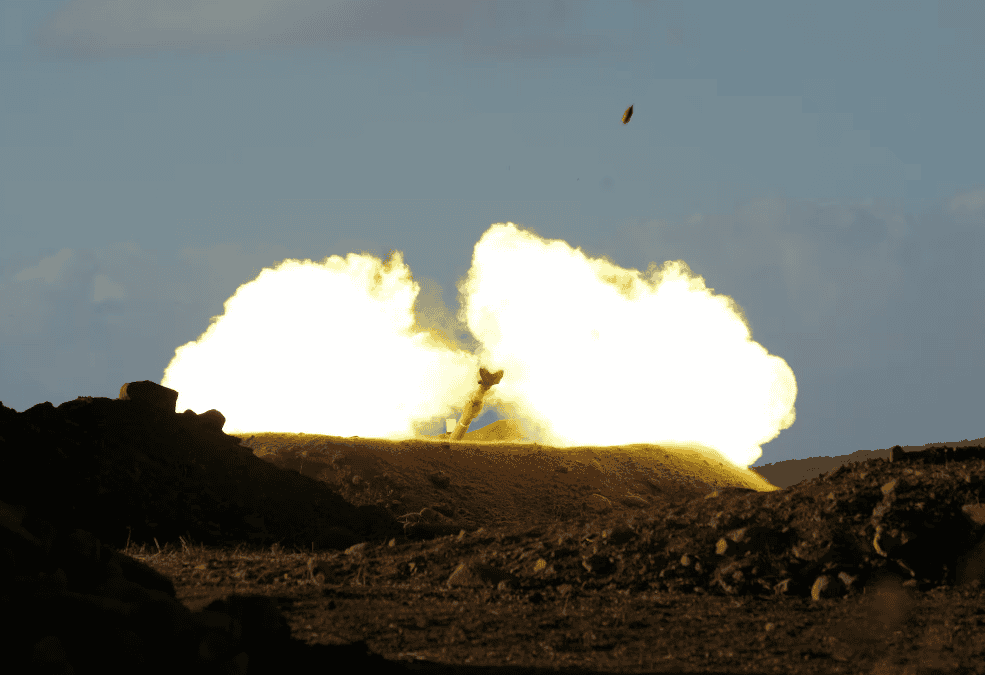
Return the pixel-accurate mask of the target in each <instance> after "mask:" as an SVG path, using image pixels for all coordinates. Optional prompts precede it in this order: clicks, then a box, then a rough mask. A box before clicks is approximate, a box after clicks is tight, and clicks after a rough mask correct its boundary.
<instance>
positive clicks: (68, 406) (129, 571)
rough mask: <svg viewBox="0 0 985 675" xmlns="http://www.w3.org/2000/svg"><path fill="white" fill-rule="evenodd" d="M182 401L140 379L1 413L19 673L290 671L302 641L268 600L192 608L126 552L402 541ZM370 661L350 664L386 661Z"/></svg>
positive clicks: (5, 565)
mask: <svg viewBox="0 0 985 675" xmlns="http://www.w3.org/2000/svg"><path fill="white" fill-rule="evenodd" d="M176 401H177V392H176V391H174V390H173V389H168V388H166V387H162V386H160V385H157V384H155V383H153V382H149V381H144V382H131V383H128V384H125V385H124V386H123V387H122V388H121V390H120V398H119V399H117V400H114V399H108V398H93V397H79V398H77V399H75V400H74V401H68V402H66V403H63V404H62V405H60V406H58V407H57V408H56V407H54V406H53V405H52V404H51V403H50V402H46V403H41V404H38V405H36V406H33V407H32V408H30V409H29V410H27V411H25V412H23V413H17V412H16V411H15V410H11V409H9V408H6V407H4V406H3V405H2V404H0V461H2V465H0V500H2V501H0V605H2V606H3V608H4V616H6V617H7V618H8V619H10V618H12V617H16V620H14V621H10V622H8V628H7V629H5V631H4V632H2V633H0V649H2V650H3V653H4V654H5V657H6V658H7V659H8V661H7V662H8V663H9V662H10V659H13V663H14V664H15V665H14V667H13V669H12V670H8V672H17V673H21V672H39V673H40V672H45V673H72V672H74V673H78V674H81V673H109V672H142V673H173V672H180V671H188V670H189V669H190V670H191V671H192V672H196V673H199V672H201V673H206V672H216V673H219V672H226V673H246V672H247V668H248V669H249V673H250V675H253V674H254V673H263V672H284V669H285V665H287V664H288V663H289V662H290V663H294V662H296V660H297V659H300V658H302V655H303V652H304V650H303V649H301V647H302V646H303V643H302V644H301V645H299V644H298V641H296V640H292V639H291V638H290V630H289V629H288V628H287V624H286V622H285V621H284V618H283V616H282V615H281V614H280V612H279V611H278V610H277V608H276V606H274V605H272V603H271V600H270V598H267V597H265V596H256V597H253V596H236V595H233V596H230V597H229V598H227V599H226V600H225V601H223V602H219V603H213V604H212V605H210V606H209V607H207V608H205V609H203V610H200V611H198V612H192V611H191V610H190V609H188V608H187V607H186V606H184V605H183V604H182V603H181V602H179V601H178V600H177V599H176V592H175V586H174V583H173V582H172V581H171V580H170V579H169V578H168V577H166V576H164V575H163V574H161V573H160V572H157V571H155V570H154V569H153V568H151V567H150V566H148V565H147V564H145V563H143V562H141V561H139V560H137V559H136V558H133V557H131V556H129V555H126V554H124V553H122V552H120V550H125V547H127V546H129V545H130V544H144V545H148V544H155V543H157V542H165V543H167V542H174V541H176V540H177V539H178V537H179V536H181V537H183V538H187V540H194V541H197V542H199V543H200V544H202V545H205V546H228V545H230V544H237V543H239V544H252V545H254V546H256V545H266V544H267V543H268V542H271V541H277V542H284V543H285V544H286V545H287V546H295V547H297V548H302V547H303V548H306V549H307V548H309V547H311V545H312V542H314V541H319V542H320V543H322V544H323V545H324V546H325V547H326V548H344V547H347V546H352V545H353V544H354V543H357V542H359V541H366V540H367V538H372V537H374V536H378V537H381V538H382V540H385V539H386V538H387V537H392V536H394V535H397V534H401V533H402V529H403V526H402V523H399V522H397V521H396V520H394V519H393V518H392V516H390V515H389V513H388V512H386V511H385V510H384V509H377V508H373V509H366V508H362V509H360V508H357V507H355V506H353V505H352V504H350V503H348V502H346V501H345V500H344V499H342V498H341V497H340V496H339V495H338V494H337V493H336V492H334V491H333V490H331V489H330V488H329V487H328V486H326V485H325V484H323V483H321V482H319V481H316V480H313V479H309V478H306V477H304V476H301V475H299V474H298V473H297V472H292V471H284V470H281V469H279V468H277V467H275V466H273V465H271V464H269V463H267V462H265V461H263V460H261V459H260V458H258V457H255V456H254V455H253V453H252V451H250V450H249V449H248V448H245V447H243V446H241V445H240V442H239V439H238V438H236V437H233V436H229V435H226V434H225V433H223V432H222V426H223V424H224V423H225V418H224V417H223V415H222V414H221V413H220V412H219V411H217V410H209V411H207V412H205V413H202V414H201V415H195V414H194V413H193V412H191V411H185V413H182V414H177V413H175V409H174V407H175V403H176ZM189 413H190V414H189ZM258 485H262V486H263V489H262V490H261V491H258V490H257V489H256V486H258ZM158 545H159V544H158ZM357 651H358V650H357ZM361 654H362V657H361V658H363V661H360V660H359V658H356V660H355V661H353V665H358V664H359V663H363V662H365V663H370V662H374V663H375V662H377V660H379V659H378V657H377V658H376V660H374V659H373V658H372V655H365V652H364V651H363V652H361ZM354 658H355V657H354ZM290 659H295V661H290ZM287 670H290V668H287Z"/></svg>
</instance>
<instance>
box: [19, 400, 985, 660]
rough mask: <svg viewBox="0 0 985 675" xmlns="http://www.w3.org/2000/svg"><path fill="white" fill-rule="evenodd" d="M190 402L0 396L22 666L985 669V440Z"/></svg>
mask: <svg viewBox="0 0 985 675" xmlns="http://www.w3.org/2000/svg"><path fill="white" fill-rule="evenodd" d="M176 397H177V394H176V392H173V391H171V390H167V389H164V388H162V387H160V386H159V385H156V384H153V383H150V382H145V383H131V384H129V385H125V386H124V389H123V390H122V391H121V399H120V400H116V399H101V398H79V399H76V400H75V401H70V402H67V403H65V404H62V405H61V406H58V407H57V408H55V407H54V406H52V405H51V404H50V403H48V404H40V405H37V406H34V407H33V408H31V409H30V410H27V411H25V412H23V413H17V412H15V411H13V410H11V409H9V408H4V407H2V406H0V456H2V457H3V462H4V468H3V471H2V472H0V499H2V502H0V524H2V525H3V527H0V537H2V541H0V569H2V576H0V600H2V603H3V606H4V608H5V610H8V608H9V612H7V614H8V615H14V616H17V617H19V620H18V621H17V623H16V625H15V627H14V629H13V630H11V631H8V632H6V633H4V634H3V635H2V637H0V641H2V642H4V644H3V648H4V651H5V653H6V654H10V655H12V656H13V657H15V658H18V659H20V660H21V661H22V662H23V663H24V669H23V670H17V671H14V672H38V673H41V672H45V673H56V672H57V673H71V672H74V673H88V672H100V673H105V672H121V669H126V670H127V671H128V672H173V671H174V669H175V668H181V669H182V670H184V671H191V672H201V673H264V672H273V671H274V670H275V669H276V671H277V672H307V671H301V670H300V669H301V668H318V667H334V668H336V669H341V670H343V671H344V670H348V669H349V668H356V667H360V668H365V667H373V668H379V669H382V670H384V672H385V671H387V670H391V671H393V672H397V671H401V672H406V671H408V670H429V671H441V672H476V673H478V672H488V671H490V670H502V671H503V672H509V673H516V672H535V671H542V670H547V669H551V670H556V669H562V670H564V669H569V670H570V672H660V673H684V672H695V673H696V672H701V673H740V672H741V673H766V672H784V673H837V672H841V673H901V674H902V673H906V674H908V675H923V674H931V673H965V672H985V667H983V666H982V665H981V664H982V662H983V661H985V659H983V658H982V657H983V656H985V604H983V596H982V593H981V591H980V584H981V581H982V577H983V569H985V556H983V555H982V552H983V550H985V544H983V543H982V525H983V523H985V506H983V505H981V504H980V491H981V488H982V481H983V475H985V449H983V448H982V447H979V446H972V445H967V447H962V448H957V449H955V448H954V447H950V448H948V447H937V448H921V449H913V450H912V451H910V452H907V451H904V450H903V449H902V448H900V447H897V448H894V449H892V450H886V451H883V452H882V454H883V455H884V456H879V457H868V458H865V459H864V460H863V461H846V462H844V463H839V461H838V459H837V458H833V459H835V462H834V463H835V464H836V465H837V466H834V467H832V468H831V469H829V470H827V472H826V473H824V474H823V475H818V476H817V477H816V478H809V479H807V480H799V477H798V476H793V477H791V476H789V475H787V476H786V478H784V476H782V475H781V472H780V470H779V466H778V465H777V466H773V467H763V468H762V469H761V474H760V475H757V474H756V473H755V472H752V471H748V472H741V471H732V470H729V468H728V467H725V466H722V465H720V464H718V463H717V462H715V461H714V458H713V457H707V456H702V455H700V454H695V453H690V454H688V453H683V454H675V453H672V452H665V451H662V450H660V449H658V448H653V447H652V446H646V447H644V446H630V447H623V448H591V449H581V450H580V451H577V452H573V451H568V450H559V449H554V448H542V447H539V446H531V445H530V444H526V443H517V442H511V441H516V440H522V439H517V438H516V437H515V435H514V436H511V435H510V431H509V430H504V429H503V428H502V425H499V426H497V427H495V428H493V429H490V430H486V431H485V432H484V434H485V435H483V434H479V433H474V435H473V436H472V437H471V438H469V437H468V436H467V437H466V439H465V441H463V442H461V443H447V442H444V440H443V439H440V438H437V439H418V440H412V441H407V442H404V443H403V444H401V445H398V446H392V445H388V444H386V443H383V442H374V441H372V440H371V439H339V438H336V437H326V436H319V437H315V436H311V437H307V436H292V435H284V434H260V435H251V436H252V438H251V437H250V436H245V437H243V438H239V437H235V436H230V435H227V434H224V433H223V432H222V431H221V428H222V423H223V421H224V420H223V419H222V416H221V414H220V413H218V412H217V411H209V412H207V413H203V414H201V415H195V414H194V413H191V412H190V411H188V412H186V413H182V414H176V413H175V412H174V402H175V399H176ZM169 406H170V407H169ZM479 431H480V432H481V431H482V430H479ZM825 461H827V458H825ZM829 464H830V463H829ZM821 466H828V464H824V463H821ZM804 468H805V467H803V466H798V470H799V471H803V470H804ZM807 469H808V474H809V469H810V467H807ZM763 476H766V477H767V478H769V480H770V481H771V482H772V483H773V484H772V485H770V483H768V482H767V481H766V480H764V479H763ZM777 488H782V489H777ZM316 672H317V671H316Z"/></svg>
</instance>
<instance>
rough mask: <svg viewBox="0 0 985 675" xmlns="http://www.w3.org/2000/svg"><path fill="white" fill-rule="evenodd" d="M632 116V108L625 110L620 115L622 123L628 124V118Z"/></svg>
mask: <svg viewBox="0 0 985 675" xmlns="http://www.w3.org/2000/svg"><path fill="white" fill-rule="evenodd" d="M632 116H633V106H629V107H628V108H626V112H624V113H623V114H622V123H623V124H626V123H627V122H629V118H630V117H632Z"/></svg>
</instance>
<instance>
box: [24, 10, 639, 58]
mask: <svg viewBox="0 0 985 675" xmlns="http://www.w3.org/2000/svg"><path fill="white" fill-rule="evenodd" d="M584 4H585V3H584V2H583V1H582V0H563V1H562V0H528V1H524V2H518V3H511V5H510V6H508V7H504V6H503V5H501V4H499V3H489V2H483V1H482V0H211V1H209V2H205V1H203V0H167V2H164V1H162V0H68V2H65V3H64V4H62V5H61V6H60V7H59V8H58V10H57V11H55V12H54V13H53V14H52V15H51V16H50V17H49V18H48V20H47V21H46V22H45V23H44V24H43V25H42V27H41V29H40V31H39V33H38V36H37V42H38V44H39V45H40V46H41V47H42V49H44V50H50V51H51V52H54V53H56V54H59V55H69V56H72V57H75V58H91V57H99V58H102V57H105V56H108V55H113V54H114V53H116V54H125V53H128V52H129V53H133V52H145V51H157V50H168V51H172V50H179V51H180V50H188V51H195V52H219V51H224V50H228V49H244V50H245V49H264V48H282V47H285V46H300V45H321V46H326V47H332V46H336V45H339V44H350V45H352V44H368V45H375V46H387V47H389V46H393V45H395V44H409V45H419V44H431V45H433V44H434V42H435V40H442V41H448V40H450V41H457V42H459V43H460V44H461V45H462V53H463V54H465V53H468V54H471V55H479V56H489V55H491V56H494V57H496V58H499V59H510V58H517V57H522V58H544V57H551V56H557V55H566V56H570V55H576V56H577V55H584V54H597V53H599V52H600V51H601V50H602V49H600V45H607V47H606V49H608V50H610V51H616V52H623V51H625V49H626V47H625V45H626V44H627V43H628V42H631V41H630V40H629V39H628V38H629V36H625V35H616V34H614V32H613V31H611V30H608V31H606V32H605V33H604V34H603V33H602V31H598V30H595V29H593V28H591V27H589V28H582V27H581V26H580V23H581V22H580V21H579V20H578V19H579V14H580V11H581V8H582V7H583V6H584ZM565 24H575V25H576V27H577V30H576V31H575V32H573V33H572V34H568V35H565V34H563V32H562V28H563V27H564V26H565Z"/></svg>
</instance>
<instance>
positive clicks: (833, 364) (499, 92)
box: [0, 0, 985, 465]
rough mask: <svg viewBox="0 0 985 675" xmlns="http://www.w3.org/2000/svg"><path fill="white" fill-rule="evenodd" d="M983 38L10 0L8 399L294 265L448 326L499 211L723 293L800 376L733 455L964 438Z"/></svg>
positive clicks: (983, 206)
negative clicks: (394, 262)
mask: <svg viewBox="0 0 985 675" xmlns="http://www.w3.org/2000/svg"><path fill="white" fill-rule="evenodd" d="M983 25H985V5H983V4H982V3H978V2H945V1H940V2H903V1H890V0H886V1H882V2H866V1H864V0H851V1H849V2H839V1H829V2H823V3H792V2H758V1H749V2H687V3H685V2H643V1H637V2H617V1H609V0H607V1H605V2H590V1H585V2H573V1H564V0H554V1H530V2H502V1H499V2H496V1H470V0H360V1H346V2H334V1H331V0H319V1H315V0H276V1H275V0H213V1H212V2H203V1H196V0H171V1H170V2H167V3H161V2H157V1H155V0H113V1H109V0H66V1H50V0H4V1H3V2H0V401H2V402H3V404H4V405H6V406H8V407H13V408H15V409H17V410H25V409H27V408H29V407H31V406H33V405H35V404H37V403H40V402H43V401H51V402H52V403H54V404H55V405H58V404H60V403H62V402H64V401H67V400H71V399H74V398H75V397H77V396H109V397H116V396H117V395H118V394H119V388H120V386H121V385H122V384H123V383H125V382H130V381H134V380H153V381H157V382H160V381H161V379H162V375H163V372H164V369H165V368H166V367H167V366H168V364H169V362H170V361H171V360H172V358H174V356H175V350H176V349H177V348H178V347H180V346H181V345H184V344H186V343H188V342H190V341H193V340H196V339H198V338H199V336H200V335H202V334H203V332H204V331H205V330H206V329H207V328H208V327H209V323H210V319H211V318H212V317H215V316H218V315H221V314H222V313H223V311H224V303H225V302H226V301H227V300H228V299H229V298H230V297H232V296H233V295H234V293H236V291H237V288H239V287H240V286H241V285H242V284H245V283H247V282H249V281H251V280H253V279H254V278H256V277H257V275H258V274H259V273H260V271H261V270H262V269H264V268H267V267H273V266H274V265H276V264H277V263H279V262H280V261H282V260H284V259H286V258H299V259H313V260H321V259H323V258H325V257H327V256H333V255H339V256H342V257H345V256H346V255H347V254H349V253H369V254H372V255H375V256H377V257H380V258H382V259H385V258H386V257H387V256H388V254H389V252H390V251H392V250H398V251H400V252H402V254H403V260H404V262H405V263H406V264H407V265H408V267H409V268H410V270H411V271H412V273H413V276H414V279H415V280H416V281H417V282H418V283H419V284H420V286H421V300H422V301H423V302H424V303H425V304H427V305H428V306H430V307H432V308H435V307H437V308H439V309H440V308H442V307H445V308H447V310H448V313H449V316H450V315H454V314H455V312H457V311H458V307H459V296H458V291H457V290H456V289H457V284H458V283H459V281H460V280H461V279H462V278H463V276H464V275H466V274H467V273H468V271H469V268H470V265H471V263H472V256H473V249H474V247H475V246H476V243H477V242H478V241H479V239H480V237H482V235H483V233H484V232H486V231H487V230H488V229H489V228H490V226H491V225H493V224H495V223H507V222H511V223H515V224H516V225H517V226H519V227H525V228H530V229H532V230H533V231H534V232H536V233H537V234H538V235H539V236H541V237H544V238H548V239H558V240H563V241H564V242H567V244H569V245H570V246H571V247H573V248H580V249H581V250H582V251H583V252H584V254H585V255H586V256H590V257H603V256H604V257H606V258H608V259H609V260H610V261H612V262H613V263H615V264H616V265H619V266H621V267H623V268H626V269H637V270H646V269H647V268H648V266H649V265H650V263H654V262H655V263H657V265H661V264H663V263H664V262H665V261H671V260H683V261H685V262H686V263H687V265H688V266H689V267H690V269H691V270H692V271H693V273H695V274H697V275H700V276H701V277H702V278H703V279H704V281H705V283H706V284H707V286H708V287H709V288H713V289H714V291H715V293H718V294H723V295H726V296H729V297H730V298H732V299H733V300H734V301H735V302H736V303H737V304H738V305H739V306H740V307H741V308H742V310H743V311H744V314H745V317H746V319H747V321H748V324H749V328H750V330H751V333H752V339H753V340H755V341H756V342H757V343H759V344H760V345H762V346H763V347H764V348H765V349H766V350H768V352H769V353H770V354H773V355H776V356H779V357H780V358H782V359H783V360H784V361H785V362H786V363H787V364H788V365H789V367H790V368H791V369H792V371H793V372H794V373H795V375H796V381H797V398H796V421H795V422H794V424H793V425H792V426H790V428H787V429H785V430H783V431H782V432H781V433H780V434H779V436H778V437H777V438H775V439H774V440H772V441H770V442H769V443H767V444H766V445H764V446H763V448H762V449H763V457H762V458H761V459H760V460H759V461H758V462H757V464H756V465H761V464H764V463H767V462H776V461H782V460H785V459H794V458H803V457H811V456H821V455H839V454H846V453H850V452H853V451H855V450H859V449H876V448H886V447H891V446H892V445H894V444H901V445H907V444H909V445H916V444H924V443H932V442H945V441H959V440H962V439H965V438H968V439H972V438H978V437H981V436H985V423H983V422H982V421H981V420H982V413H981V406H982V403H983V396H982V393H981V387H980V383H981V382H982V381H983V375H985V365H983V363H985V360H983V349H982V337H981V336H982V334H983V325H982V324H983V319H985V275H982V274H981V272H980V261H981V259H982V258H983V256H985V240H983V235H982V230H983V227H985V223H983V218H985V168H983V166H985V165H983V162H982V157H983V156H985V153H983V149H985V148H983V146H985V135H983V134H982V133H981V131H980V126H981V120H982V119H985V87H983V86H982V84H983V82H982V80H983V77H985V68H983V62H985V32H983V31H982V30H981V26H983ZM630 104H633V106H634V115H633V117H632V120H631V121H630V122H629V123H628V124H626V125H623V124H622V122H621V119H622V115H623V112H624V110H625V109H626V108H627V107H628V106H629V105H630ZM552 292H555V293H559V294H561V293H563V289H552ZM436 316H437V315H436ZM435 321H436V322H438V323H441V322H444V324H443V325H444V327H445V328H449V327H451V324H449V323H448V319H447V318H439V319H435ZM454 328H455V330H460V329H462V326H457V327H454ZM672 329H673V328H672V327H668V330H672ZM457 337H458V338H459V339H460V340H463V341H467V340H468V338H469V336H468V335H466V334H465V333H463V332H459V334H458V336H457ZM641 358H643V357H642V356H641ZM248 367H249V364H244V368H248ZM255 395H256V397H258V398H261V399H265V400H268V401H269V405H271V406H273V405H277V404H278V402H283V401H284V400H285V398H286V399H288V400H289V398H290V396H289V395H285V394H284V393H283V392H277V393H274V392H269V391H256V392H255ZM378 405H380V403H379V401H371V402H367V406H378ZM217 407H219V408H220V410H221V406H217ZM197 412H202V411H201V410H198V411H197ZM654 414H655V415H658V414H659V411H655V412H654ZM499 418H500V415H499V414H498V413H497V412H496V411H494V410H488V411H487V412H486V413H484V415H483V417H481V418H480V420H479V422H478V424H484V423H488V422H491V421H494V420H495V419H499ZM611 423H612V424H613V425H616V424H618V420H612V421H611ZM443 430H444V429H438V430H437V431H443Z"/></svg>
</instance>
